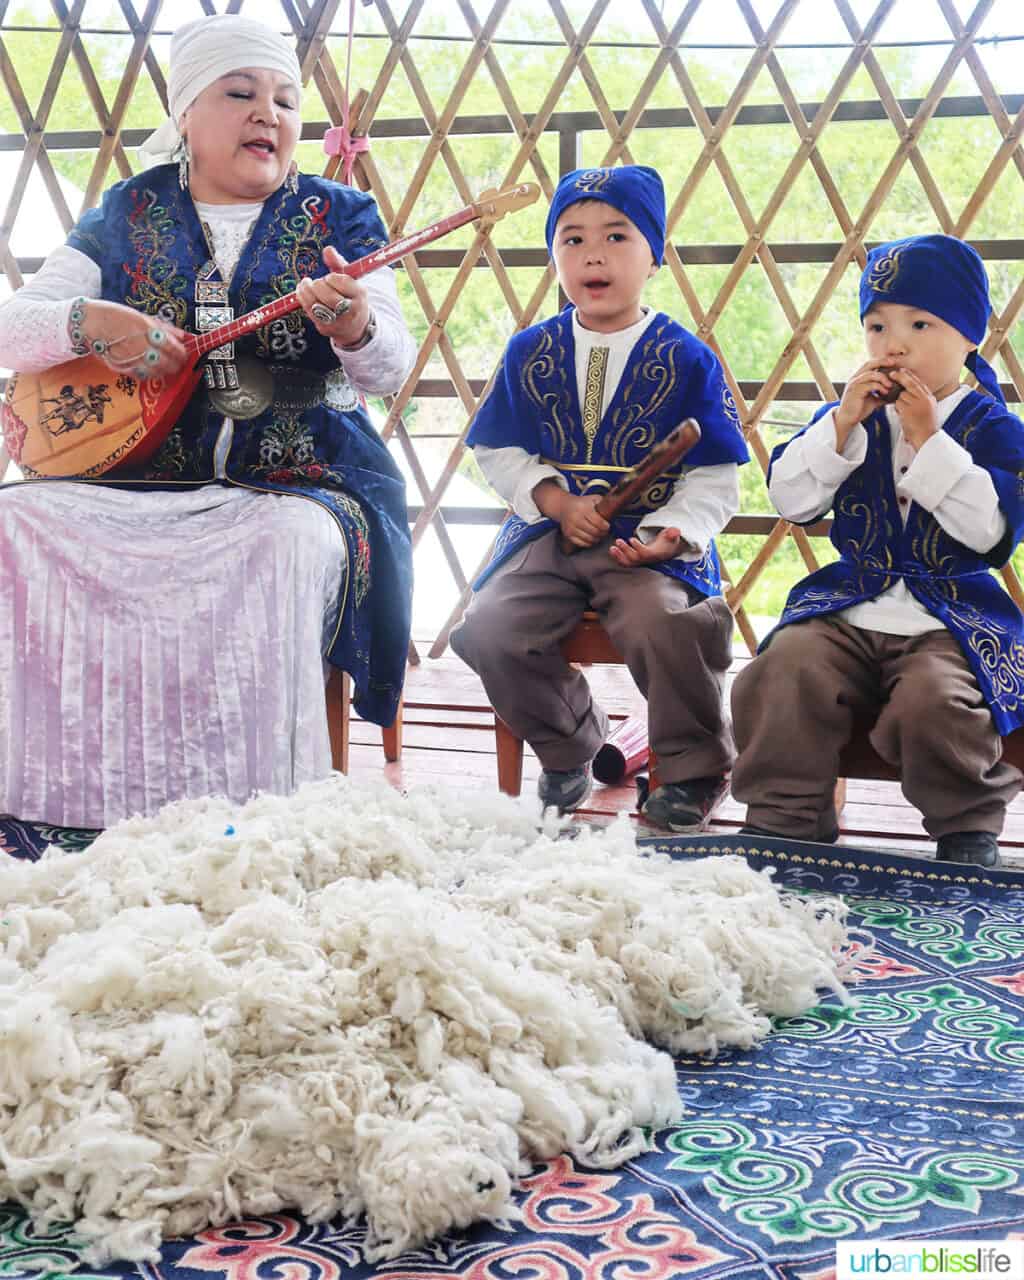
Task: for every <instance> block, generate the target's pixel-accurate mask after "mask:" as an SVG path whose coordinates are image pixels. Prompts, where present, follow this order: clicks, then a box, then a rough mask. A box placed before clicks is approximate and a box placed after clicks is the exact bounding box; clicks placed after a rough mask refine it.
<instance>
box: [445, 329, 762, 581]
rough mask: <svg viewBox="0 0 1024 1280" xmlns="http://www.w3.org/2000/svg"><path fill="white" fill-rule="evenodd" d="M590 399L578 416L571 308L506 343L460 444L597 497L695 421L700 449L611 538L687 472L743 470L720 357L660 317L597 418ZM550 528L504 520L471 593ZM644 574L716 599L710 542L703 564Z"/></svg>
mask: <svg viewBox="0 0 1024 1280" xmlns="http://www.w3.org/2000/svg"><path fill="white" fill-rule="evenodd" d="M594 394H595V396H596V400H597V412H595V413H587V414H584V412H583V407H582V406H581V405H580V403H579V393H578V390H577V381H576V345H575V341H574V338H573V323H572V309H571V308H567V309H566V310H565V311H562V312H561V313H560V314H559V315H557V316H554V317H552V318H551V319H549V320H545V321H543V322H542V323H541V324H537V325H534V326H532V327H531V328H529V329H525V330H524V331H523V332H522V333H518V334H516V335H515V336H514V337H513V338H512V340H511V341H510V342H509V345H508V348H507V349H506V352H505V357H504V360H503V362H502V368H501V370H500V371H499V374H498V376H497V378H496V380H495V384H494V386H493V388H492V390H491V393H490V395H488V397H487V399H486V400H485V401H484V403H483V404H482V405H481V406H480V408H479V409H478V411H477V414H476V417H475V418H474V420H473V425H472V428H471V430H470V432H469V436H468V439H467V442H468V443H469V444H470V445H476V444H481V445H487V446H489V447H491V448H503V447H507V446H512V445H514V446H518V447H519V448H522V449H525V450H526V451H527V452H528V453H531V454H537V455H539V456H540V458H541V460H542V461H543V462H545V463H547V464H549V465H550V466H553V467H555V468H557V470H558V471H559V473H560V474H561V475H562V476H563V477H564V478H565V480H566V483H567V485H568V487H569V492H570V493H575V494H593V493H603V492H606V491H607V490H608V489H610V488H611V487H612V486H613V485H614V484H616V483H617V482H618V480H620V479H621V477H622V474H623V473H624V472H625V471H627V470H629V469H630V468H631V467H634V466H636V465H637V463H639V462H642V461H643V459H644V458H645V457H646V456H647V454H648V453H649V452H650V449H651V447H652V445H654V444H656V443H657V442H658V441H659V440H662V439H664V438H665V436H667V435H668V434H669V432H670V431H671V430H672V429H673V428H674V427H676V426H678V425H679V423H680V422H682V421H683V420H684V419H685V418H688V417H693V418H696V419H697V421H698V422H699V423H700V426H701V439H700V442H699V444H698V445H697V446H696V447H695V448H694V449H692V450H691V451H690V453H689V454H687V455H686V457H685V459H684V460H683V461H682V462H677V463H676V464H675V466H674V467H672V468H670V469H669V470H667V471H666V472H665V473H663V474H662V475H661V476H659V477H658V478H657V479H656V480H654V481H653V482H652V483H651V485H650V486H649V487H648V489H647V490H646V492H644V493H643V494H642V495H641V496H640V497H639V498H638V499H637V500H636V502H635V503H634V504H633V506H632V507H631V508H630V509H629V510H628V511H625V512H623V513H621V514H620V515H619V516H618V517H617V518H616V519H615V520H613V521H612V527H611V532H610V536H611V537H613V538H630V537H632V536H633V534H634V533H635V532H636V528H637V525H638V524H639V523H640V521H641V520H642V519H643V517H644V516H645V515H647V514H648V513H649V512H651V511H655V510H657V509H658V508H659V507H661V506H662V505H663V504H664V503H665V502H666V501H667V499H668V498H669V496H670V495H671V493H672V489H673V487H674V485H675V483H676V481H677V480H678V479H679V476H680V475H681V474H682V470H683V467H684V466H685V467H686V468H690V467H694V466H706V465H711V464H714V463H723V462H746V461H747V449H746V444H745V443H744V440H743V434H742V432H741V430H740V427H739V420H738V417H737V414H736V406H735V403H734V401H733V398H732V395H731V393H730V391H729V389H728V386H727V385H726V382H725V379H724V376H723V374H722V370H721V366H720V364H719V362H718V360H717V358H716V357H715V355H714V353H713V352H712V351H711V350H710V348H709V347H707V346H706V345H705V344H704V343H703V342H700V341H699V340H698V339H697V338H695V337H694V336H693V334H691V333H688V332H687V331H686V330H685V329H684V328H683V327H682V326H681V325H679V324H677V323H676V322H675V321H674V320H671V319H670V318H669V317H668V316H666V315H662V314H660V313H659V314H658V315H656V316H655V317H654V319H653V320H652V321H651V323H650V324H649V325H648V327H647V328H646V329H645V330H644V332H643V333H642V334H641V336H640V338H639V339H638V340H637V342H636V345H635V346H634V347H633V350H632V351H631V352H630V355H629V359H628V361H627V364H626V368H625V369H624V370H623V373H622V377H621V378H620V379H619V385H618V387H617V388H616V390H615V393H614V395H613V397H612V400H611V402H610V403H609V405H608V408H607V410H606V411H605V413H604V414H603V415H600V399H601V388H595V389H594ZM587 398H588V400H589V398H590V390H589V389H588V394H587ZM585 424H586V425H585ZM556 527H557V526H556V524H555V522H554V521H552V520H547V519H545V520H540V521H536V522H534V523H533V524H527V522H526V521H524V520H522V519H520V518H519V517H518V516H516V515H510V516H509V517H508V518H507V519H506V520H505V522H504V524H503V525H502V527H501V530H500V532H499V534H498V539H497V542H496V544H495V548H494V554H493V556H492V558H491V561H490V563H489V564H488V566H487V568H486V569H485V570H484V572H483V573H482V574H481V575H480V577H479V578H478V579H477V581H476V582H475V583H474V584H473V585H474V587H476V588H477V589H479V588H480V587H481V586H483V584H484V583H485V582H486V581H487V579H488V578H489V577H490V576H491V574H493V573H494V572H495V570H496V569H498V568H500V566H501V565H503V564H504V563H505V561H506V560H508V559H509V557H510V556H512V555H513V554H514V553H515V552H516V550H517V549H518V548H519V547H521V546H523V545H524V544H525V543H527V542H530V541H532V540H533V539H534V538H540V537H543V536H544V534H546V533H549V532H551V531H552V530H553V529H555V528H556ZM650 567H651V568H654V569H656V570H657V571H658V572H659V573H664V574H667V575H668V576H670V577H673V578H678V579H680V580H681V581H683V582H686V583H689V584H690V586H692V587H695V588H696V589H697V590H698V591H700V592H701V593H702V594H704V595H717V594H719V592H720V591H721V576H720V572H719V564H718V554H717V552H716V550H715V546H714V543H711V544H710V545H709V547H708V549H707V551H706V552H705V554H704V555H703V556H702V557H701V559H700V560H697V561H690V560H669V561H666V562H664V563H662V564H658V565H652V566H650Z"/></svg>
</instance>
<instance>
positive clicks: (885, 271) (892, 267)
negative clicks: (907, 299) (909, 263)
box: [868, 249, 901, 293]
mask: <svg viewBox="0 0 1024 1280" xmlns="http://www.w3.org/2000/svg"><path fill="white" fill-rule="evenodd" d="M900 252H901V251H900V249H892V250H891V251H890V252H889V253H884V254H883V255H882V256H881V257H880V258H879V259H878V261H877V262H876V263H875V264H874V265H873V266H872V268H871V274H870V275H869V276H868V287H869V288H870V289H871V290H872V292H874V293H890V292H891V291H892V288H893V286H894V285H895V284H896V277H897V276H898V275H899V271H900Z"/></svg>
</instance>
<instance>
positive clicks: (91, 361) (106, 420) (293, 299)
mask: <svg viewBox="0 0 1024 1280" xmlns="http://www.w3.org/2000/svg"><path fill="white" fill-rule="evenodd" d="M539 195H540V188H539V187H538V186H537V185H536V183H533V182H523V183H520V184H519V185H518V186H515V187H508V188H506V189H505V190H504V191H495V190H488V191H484V192H483V193H482V194H481V195H480V197H479V199H477V200H475V201H474V202H473V203H472V204H468V205H466V206H465V207H464V208H462V209H459V210H458V211H457V212H456V213H452V214H449V215H448V217H446V218H441V219H440V221H438V222H434V223H432V224H431V225H430V226H429V227H425V228H424V229H423V230H422V231H415V232H413V233H412V234H410V235H407V236H402V237H401V238H400V239H398V240H393V241H392V242H391V243H390V244H386V245H384V246H383V248H381V249H377V250H376V251H375V252H373V253H368V254H367V255H366V256H365V257H363V258H357V259H356V260H355V261H354V262H349V263H347V264H346V265H345V267H344V268H343V271H342V274H344V275H347V276H351V277H352V278H353V279H358V278H359V277H360V276H365V275H366V274H367V273H368V272H370V271H376V270H377V269H378V267H386V266H388V265H390V264H391V263H392V262H396V261H397V260H398V259H399V258H404V257H405V256H406V254H409V253H414V252H415V251H416V250H417V249H421V248H422V247H423V246H424V245H426V244H430V242H431V241H432V240H437V239H440V237H441V236H445V235H447V234H448V233H449V232H450V231H454V230H456V228H458V227H462V226H465V224H466V223H468V222H474V221H476V220H477V219H479V220H480V223H481V226H482V227H488V228H489V227H490V226H491V225H492V224H493V223H495V222H497V221H498V219H499V218H503V217H504V216H505V214H506V213H511V212H513V211H514V210H517V209H522V208H525V207H526V206H527V205H529V204H533V202H534V201H535V200H536V199H537V197H538V196H539ZM299 306H300V303H299V299H298V297H297V296H296V294H294V293H289V294H286V295H285V296H284V297H283V298H278V299H277V300H276V301H274V302H271V303H269V304H268V305H267V306H265V307H257V308H256V310H255V311H250V312H248V313H247V314H246V315H244V316H240V317H239V318H238V319H236V320H229V321H228V322H227V323H226V324H222V325H218V327H217V328H216V329H210V330H208V331H207V332H206V333H199V334H191V333H190V334H187V335H186V337H185V347H186V350H187V351H188V353H189V360H188V361H187V363H186V364H185V365H184V367H183V368H182V369H181V370H180V371H179V372H178V373H176V374H174V375H173V376H172V377H169V378H146V379H139V378H135V377H133V376H131V374H129V373H115V372H114V371H113V370H112V369H111V368H110V367H109V366H108V365H105V364H104V363H103V361H102V360H100V359H99V357H98V356H80V357H79V358H78V359H75V360H68V361H66V362H65V363H64V364H60V365H55V366H53V367H52V368H50V369H44V370H42V371H41V372H39V373H14V374H12V376H11V377H10V379H9V380H8V382H7V391H6V394H5V396H4V402H3V405H2V406H0V427H2V430H3V439H4V445H5V447H6V449H7V452H8V453H9V454H10V456H11V459H12V460H13V461H14V462H15V463H17V465H18V466H20V467H21V469H22V471H23V472H24V473H25V474H26V475H27V476H30V477H33V478H35V477H44V476H45V477H58V476H60V477H71V476H77V477H82V478H86V477H90V476H99V475H103V473H104V472H106V471H109V470H110V469H111V468H112V467H116V466H126V465H129V464H130V465H132V466H136V465H138V464H139V463H142V462H145V461H146V459H147V458H149V457H150V456H151V455H152V454H153V453H155V452H156V450H157V449H158V448H159V447H160V445H161V444H163V442H164V440H166V438H167V436H168V435H169V434H170V432H171V430H172V428H173V427H174V424H175V422H177V420H178V418H179V417H180V415H181V412H182V410H183V409H184V408H185V406H186V404H188V402H189V400H190V399H191V397H192V393H193V392H194V391H195V389H196V387H197V386H198V384H199V381H200V379H201V378H202V376H203V357H204V356H206V355H208V354H209V352H211V351H215V350H216V349H217V348H218V347H221V346H224V344H225V343H228V342H233V341H234V340H235V339H236V338H240V337H242V336H244V335H245V334H248V333H252V332H253V330H255V329H262V328H263V327H264V325H268V324H270V323H272V322H273V321H274V320H277V319H279V318H280V317H281V316H286V315H288V314H289V313H290V312H292V311H296V310H298V308H299Z"/></svg>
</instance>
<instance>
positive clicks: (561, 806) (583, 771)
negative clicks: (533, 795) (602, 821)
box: [537, 764, 594, 813]
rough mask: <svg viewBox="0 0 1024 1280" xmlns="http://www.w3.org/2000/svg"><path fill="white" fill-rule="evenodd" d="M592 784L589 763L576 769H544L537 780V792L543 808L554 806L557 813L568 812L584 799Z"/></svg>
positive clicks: (577, 806) (588, 793)
mask: <svg viewBox="0 0 1024 1280" xmlns="http://www.w3.org/2000/svg"><path fill="white" fill-rule="evenodd" d="M593 784H594V782H593V777H592V776H591V772H590V765H589V764H584V765H581V766H580V767H579V768H578V769H564V770H562V769H544V770H543V771H542V772H541V775H540V777H539V778H538V780H537V794H538V795H539V796H540V802H541V804H542V805H543V806H544V808H545V809H550V808H551V807H552V806H554V807H555V808H556V809H557V810H558V812H559V813H569V812H570V810H572V809H577V808H579V806H580V805H581V804H582V803H583V801H584V800H586V798H587V796H589V795H590V789H591V787H592V786H593Z"/></svg>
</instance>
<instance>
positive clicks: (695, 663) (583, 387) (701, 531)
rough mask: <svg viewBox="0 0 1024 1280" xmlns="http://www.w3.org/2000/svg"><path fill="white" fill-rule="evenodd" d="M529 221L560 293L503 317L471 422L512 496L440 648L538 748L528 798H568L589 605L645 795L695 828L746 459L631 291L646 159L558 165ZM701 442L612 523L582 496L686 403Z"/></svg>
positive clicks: (645, 249) (659, 233)
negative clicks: (640, 699)
mask: <svg viewBox="0 0 1024 1280" xmlns="http://www.w3.org/2000/svg"><path fill="white" fill-rule="evenodd" d="M546 238H547V243H548V250H549V252H550V253H551V256H552V259H553V261H554V265H555V268H556V270H557V272H558V279H559V282H560V284H561V286H562V289H563V290H564V292H565V294H566V296H567V297H568V298H569V300H570V303H571V306H569V307H567V308H566V309H565V310H564V311H562V312H561V313H560V314H559V315H557V316H555V317H553V318H552V319H550V320H546V321H543V322H542V323H540V324H537V325H533V326H531V327H530V328H529V329H526V330H524V331H523V332H522V333H518V334H516V335H515V336H514V337H513V338H512V340H511V341H510V343H509V345H508V348H507V349H506V352H505V356H504V360H503V363H502V368H501V370H500V371H499V374H498V376H497V378H496V379H495V383H494V386H493V388H492V390H491V392H490V395H489V396H488V397H487V399H486V400H485V402H484V403H483V404H482V405H481V406H480V408H479V410H478V411H477V414H476V417H475V419H474V421H473V425H472V428H471V430H470V433H469V437H468V441H469V444H470V445H472V446H473V448H474V451H475V454H476V458H477V461H478V462H479V464H480V467H481V469H482V471H483V473H484V475H485V476H486V478H487V479H488V481H489V482H490V483H491V484H492V485H493V487H494V488H495V489H496V490H497V492H498V493H499V494H500V495H501V496H502V497H503V498H504V499H505V501H506V502H508V504H509V506H510V507H511V508H512V514H511V515H510V516H509V518H508V519H507V520H506V522H505V524H504V525H503V527H502V530H501V533H500V534H499V537H498V541H497V545H496V547H495V552H494V556H493V558H492V560H491V562H490V564H489V565H488V567H487V569H486V570H485V571H484V573H483V574H482V575H481V577H480V579H479V580H478V582H477V583H476V584H475V586H476V594H475V595H474V597H473V600H472V602H471V604H470V607H469V610H468V611H467V613H466V616H465V618H464V620H463V622H462V624H461V625H460V626H459V627H458V628H457V629H456V630H455V631H454V632H453V634H452V638H451V643H452V648H453V649H454V650H455V652H456V653H457V654H459V656H460V657H461V658H463V659H464V660H465V661H466V662H467V663H468V664H469V665H470V666H471V667H472V668H473V669H474V670H475V671H476V672H478V674H479V675H480V676H481V678H482V680H483V683H484V688H485V689H486V691H487V695H488V697H489V698H490V700H491V703H492V705H493V707H494V709H495V712H496V713H497V715H498V716H500V717H501V719H502V720H504V721H505V723H506V724H507V725H508V726H509V727H510V728H511V729H512V730H513V731H514V732H515V733H517V734H518V735H519V736H520V737H522V738H523V739H524V740H525V741H527V742H529V744H530V745H531V747H532V748H533V750H534V751H535V752H536V754H537V756H538V758H539V759H540V762H541V765H542V769H543V771H542V773H541V777H540V782H539V785H538V791H539V795H540V798H541V802H542V803H543V804H544V805H545V807H546V806H548V805H554V806H555V807H557V808H558V809H559V810H560V811H561V812H565V811H568V810H571V809H575V808H576V807H577V806H579V805H580V804H582V802H583V801H584V800H585V799H586V797H587V795H588V794H589V792H590V788H591V778H592V775H591V761H592V760H593V758H594V756H595V755H596V753H597V751H598V749H599V748H600V747H601V745H602V743H603V742H604V740H605V737H606V734H607V729H608V719H607V716H606V715H605V713H604V712H603V711H602V710H601V708H600V707H599V706H597V705H596V703H595V702H594V700H593V698H592V696H591V692H590V689H589V687H588V685H587V682H586V680H585V678H584V677H583V675H582V674H581V673H580V672H579V671H578V670H576V669H574V668H573V667H571V666H570V665H569V664H568V663H567V662H566V661H565V659H564V658H563V657H562V655H561V652H560V648H559V646H560V643H561V641H562V640H564V639H565V637H566V636H567V635H568V634H569V633H570V632H571V631H572V630H573V628H574V627H575V626H576V624H577V622H578V621H579V619H580V617H581V615H582V614H583V613H584V611H585V610H587V609H593V610H595V611H596V612H597V613H598V614H599V615H600V617H601V621H602V623H603V625H604V627H605V628H606V630H607V631H608V634H609V636H610V637H611V639H612V641H613V642H614V643H615V645H616V646H617V647H618V649H619V651H620V652H621V653H622V654H623V656H624V657H625V659H626V663H627V665H628V666H629V669H630V672H631V673H632V676H633V678H634V680H635V681H636V683H637V686H638V687H639V689H640V691H641V692H642V693H643V694H644V696H645V697H646V698H647V700H648V707H649V726H650V739H651V747H652V749H653V750H654V751H655V752H656V753H657V757H658V775H659V780H660V783H661V785H659V786H658V787H657V788H656V789H655V790H654V791H652V793H651V794H650V796H649V797H648V798H647V800H646V802H645V804H644V808H643V813H644V816H645V817H646V818H647V819H648V820H649V821H650V822H652V823H653V824H655V825H657V826H661V827H664V828H667V829H669V830H672V831H679V832H687V831H696V830H700V829H701V828H703V827H704V826H705V825H706V824H707V821H708V819H709V818H710V815H711V812H712V810H713V808H714V805H715V804H716V803H717V801H718V800H719V799H720V798H721V796H722V795H723V794H724V791H725V787H726V774H727V771H728V769H729V767H730V765H731V763H732V758H733V746H732V737H731V732H730V729H729V725H728V721H727V718H726V715H725V711H724V707H723V697H722V694H723V687H724V680H725V673H726V671H727V670H728V667H729V663H730V660H731V656H732V631H733V624H732V616H731V614H730V612H729V608H728V606H727V605H726V603H725V601H724V600H723V598H722V595H721V579H720V576H719V567H718V558H717V555H716V552H715V547H714V542H713V538H714V536H715V535H716V534H717V533H719V532H720V531H721V529H722V528H723V527H724V526H725V524H726V523H727V522H728V520H729V518H730V517H731V516H732V515H733V514H734V513H735V511H736V510H737V509H738V506H739V483H738V474H737V466H738V464H740V463H742V462H745V461H747V449H746V445H745V443H744V440H743V435H742V432H741V430H740V427H739V422H738V419H737V415H736V408H735V404H734V402H733V398H732V395H731V393H730V391H729V389H728V387H727V385H726V382H725V378H724V375H723V373H722V368H721V365H720V364H719V361H718V359H717V358H716V356H715V355H714V353H713V352H712V351H711V350H710V349H709V348H708V347H707V346H706V345H705V344H704V343H703V342H700V341H699V340H698V339H697V338H695V337H694V336H693V335H692V334H690V333H688V332H687V331H686V330H685V329H683V328H682V327H681V326H680V325H679V324H677V323H676V322H675V321H674V320H672V319H670V318H669V317H668V316H666V315H663V314H661V313H658V312H655V311H653V310H652V309H650V308H647V307H644V306H643V305H642V303H641V296H642V293H643V289H644V286H645V284H646V283H647V281H648V279H649V278H650V277H651V276H653V275H654V273H655V272H656V271H657V270H658V267H659V266H660V264H661V261H662V256H663V251H664V242H665V197H664V190H663V187H662V183H661V179H660V177H659V176H658V174H657V173H656V172H655V171H654V170H653V169H650V168H647V167H645V166H642V165H624V166H621V167H619V168H603V169H583V170H576V171H574V172H572V173H570V174H567V175H566V176H565V177H564V178H562V180H561V181H560V182H559V184H558V188H557V190H556V191H555V195H554V199H553V201H552V204H551V209H550V212H549V214H548V219H547V227H546ZM689 417H693V418H695V419H696V420H697V422H698V423H699V424H700V428H701V439H700V442H699V444H697V445H696V447H695V448H693V449H692V451H691V452H690V453H689V454H688V455H687V457H686V461H685V464H684V463H682V462H677V463H675V464H674V465H673V466H672V467H670V468H669V469H668V470H667V471H666V472H664V473H663V474H662V475H661V476H659V477H658V478H657V479H656V480H655V481H653V483H652V484H651V485H650V486H649V487H648V489H647V490H646V492H645V493H643V494H642V495H641V497H640V498H638V499H637V500H636V501H635V502H634V503H633V504H632V505H631V506H630V507H629V508H627V510H625V511H624V512H622V513H620V514H619V515H618V516H617V517H616V518H615V519H614V520H613V521H612V522H611V523H609V521H607V520H605V519H604V518H603V517H602V516H601V515H600V514H599V513H598V512H597V511H596V510H595V507H596V505H597V503H598V502H599V500H600V498H601V496H602V494H604V493H606V492H607V490H608V489H610V488H611V487H612V486H613V485H614V484H615V483H616V482H617V481H618V480H619V479H620V478H621V477H622V475H623V473H625V472H626V471H628V470H630V469H631V468H632V467H633V466H635V465H636V464H637V463H639V462H640V461H642V459H643V458H644V456H645V455H646V454H647V453H648V451H649V450H650V449H651V448H652V446H654V445H655V444H657V443H658V442H659V441H660V440H662V439H664V438H665V437H666V436H667V435H668V434H669V433H670V432H671V431H672V429H673V428H674V427H676V426H678V425H679V424H680V423H681V422H683V420H684V419H686V418H689Z"/></svg>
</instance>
